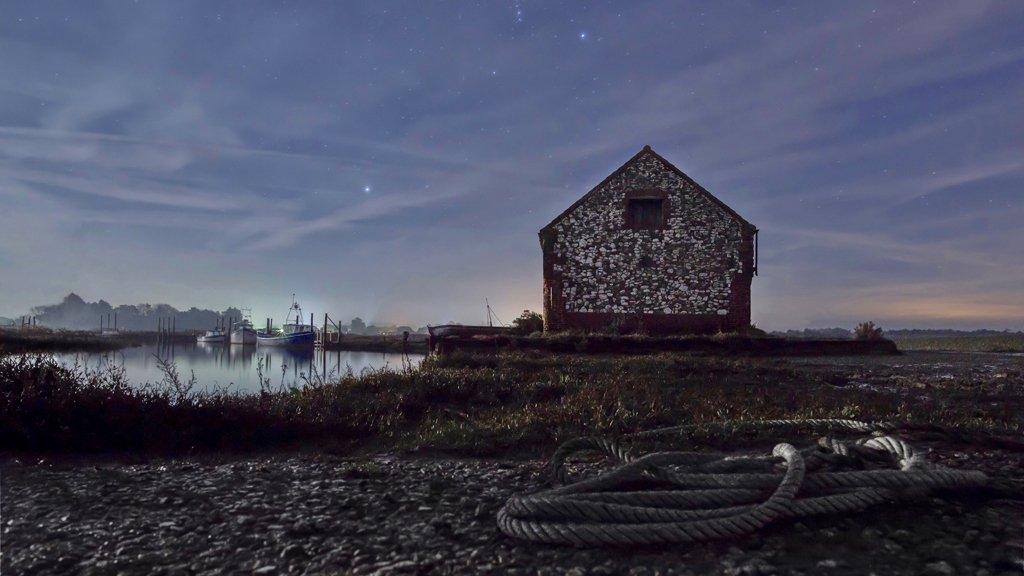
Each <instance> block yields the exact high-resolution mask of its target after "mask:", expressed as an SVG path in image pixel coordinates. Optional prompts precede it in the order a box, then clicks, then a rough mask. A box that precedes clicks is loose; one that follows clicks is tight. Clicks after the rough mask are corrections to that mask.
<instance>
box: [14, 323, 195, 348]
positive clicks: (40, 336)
mask: <svg viewBox="0 0 1024 576" xmlns="http://www.w3.org/2000/svg"><path fill="white" fill-rule="evenodd" d="M163 338H164V340H167V339H168V338H170V339H172V340H174V341H175V342H195V336H193V335H192V334H187V333H177V334H175V335H173V336H167V335H165V336H164V337H163ZM159 340H160V335H159V334H157V333H156V332H122V333H120V334H115V335H103V336H101V335H99V334H97V333H96V332H90V331H87V330H46V329H34V330H0V352H6V353H15V354H17V353H25V352H106V351H108V350H120V349H121V348H129V347H132V346H142V345H143V344H155V343H157V341H159Z"/></svg>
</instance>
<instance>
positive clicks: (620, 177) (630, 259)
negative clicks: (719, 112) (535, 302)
mask: <svg viewBox="0 0 1024 576" xmlns="http://www.w3.org/2000/svg"><path fill="white" fill-rule="evenodd" d="M756 242H757V228H755V227H754V226H753V225H752V224H751V223H750V222H747V221H746V220H744V219H743V217H742V216H740V215H739V214H737V213H736V211H734V210H733V209H731V208H729V207H728V206H726V205H725V204H724V203H723V202H722V201H721V200H719V199H718V198H715V197H714V196H712V195H711V193H710V192H708V191H707V190H705V189H704V188H703V187H702V186H701V185H700V184H697V183H696V182H695V181H694V180H693V179H692V178H690V177H689V176H687V175H686V174H684V173H683V172H682V171H681V170H680V169H678V168H676V167H675V166H673V165H672V164H671V163H670V162H668V161H667V160H665V159H664V158H662V157H661V156H659V155H658V154H657V153H656V152H654V150H652V149H651V147H650V146H644V148H643V150H641V151H640V152H638V153H637V154H636V155H635V156H633V157H632V158H630V159H629V161H628V162H626V163H625V164H624V165H623V166H622V167H621V168H619V169H618V170H616V171H615V172H613V173H612V174H611V175H610V176H608V177H607V178H605V179H604V181H603V182H601V183H600V184H598V185H597V186H595V187H594V188H593V189H592V190H591V191H590V192H587V193H586V194H585V195H584V196H583V197H582V198H580V199H579V200H577V201H576V202H575V203H574V204H573V205H572V206H570V207H569V208H568V209H567V210H566V211H565V212H562V213H561V214H559V215H558V217H557V218H555V219H554V220H552V221H551V223H550V224H548V225H547V226H545V227H544V228H543V229H541V231H540V243H541V248H542V250H543V253H544V329H545V330H546V331H561V330H569V329H582V330H587V331H595V332H598V331H601V332H603V331H609V330H611V331H618V332H636V331H640V332H646V333H651V334H678V333H713V332H718V331H725V332H731V331H737V330H745V329H746V328H747V327H748V326H750V283H751V280H752V278H753V276H754V275H755V274H757V248H756V246H757V244H756Z"/></svg>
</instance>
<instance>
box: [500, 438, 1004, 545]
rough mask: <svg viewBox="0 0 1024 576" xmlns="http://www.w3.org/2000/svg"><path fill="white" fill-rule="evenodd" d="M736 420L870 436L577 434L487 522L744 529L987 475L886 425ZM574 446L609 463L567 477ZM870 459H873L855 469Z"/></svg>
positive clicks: (578, 537) (565, 535) (516, 529)
mask: <svg viewBox="0 0 1024 576" xmlns="http://www.w3.org/2000/svg"><path fill="white" fill-rule="evenodd" d="M734 424H735V423H730V425H734ZM746 424H748V425H755V426H769V427H773V426H800V427H822V426H824V427H829V428H839V429H843V430H847V431H855V432H861V433H863V432H874V435H872V436H870V437H866V438H861V439H859V440H856V441H852V442H851V441H843V440H839V439H837V438H834V437H832V436H825V437H824V438H821V439H820V440H819V441H818V443H817V444H816V445H814V446H810V447H808V448H804V449H802V450H798V449H796V448H795V447H793V446H792V445H790V444H785V443H782V444H778V445H776V446H775V448H774V449H773V450H772V452H771V455H770V456H746V457H736V456H728V455H724V454H708V453H699V452H655V453H652V454H648V455H646V456H643V457H634V456H633V455H632V454H631V452H630V451H629V450H626V449H624V448H623V447H622V446H620V445H619V444H617V443H616V442H613V441H610V440H605V439H601V438H578V439H575V440H570V441H569V442H566V443H564V444H562V445H561V446H560V447H559V448H558V449H557V450H556V451H555V454H554V455H553V456H552V458H551V462H550V464H549V466H550V474H551V476H552V479H553V482H554V483H555V485H556V487H555V488H552V489H549V490H545V491H542V492H539V493H536V494H532V495H525V496H513V497H512V498H510V499H509V500H508V501H507V502H506V503H505V505H504V506H503V507H502V508H501V509H500V510H499V511H498V527H499V528H500V529H501V531H502V532H503V533H505V534H506V535H508V536H512V537H514V538H518V539H521V540H526V541H530V542H543V543H549V544H569V545H574V546H581V547H584V546H598V545H638V544H668V543H680V542H699V541H705V540H714V539H720V538H729V537H737V536H743V535H746V534H750V533H752V532H755V531H757V530H759V529H761V528H762V527H764V526H765V525H767V524H769V523H771V522H775V521H777V520H781V519H787V518H801V517H806V516H813V515H820V514H838V513H851V512H858V511H861V510H864V509H865V508H868V507H869V506H874V505H878V504H882V503H886V502H890V503H891V502H895V501H898V500H901V499H908V498H915V497H921V496H924V495H927V494H929V493H932V492H933V491H935V490H947V489H952V490H969V489H976V488H981V487H985V486H988V485H989V484H991V480H990V478H989V477H988V476H987V475H986V474H985V473H983V472H980V471H976V470H954V469H950V468H945V467H941V466H938V465H934V464H929V463H928V462H927V461H925V460H924V458H923V457H922V456H921V455H920V454H919V453H917V452H915V451H914V449H913V447H912V446H911V445H910V444H908V443H906V442H905V441H903V440H902V439H900V438H898V437H896V436H891V435H887V434H886V432H888V431H892V430H894V429H896V428H897V427H898V426H896V425H894V424H891V423H880V422H872V423H868V422H860V421H856V420H841V419H822V420H773V421H762V422H757V423H746ZM688 428H690V427H689V426H682V427H673V428H664V429H659V430H652V431H648V432H643V433H639V434H634V435H632V437H634V438H635V437H649V436H654V435H659V434H665V433H668V432H678V431H683V430H685V429H688ZM583 451H596V452H600V453H603V454H604V455H606V456H607V457H608V458H610V459H611V460H613V461H614V462H616V463H617V464H618V466H617V467H615V468H614V469H612V470H610V471H608V472H606V473H603V474H600V475H598V476H595V477H591V478H585V479H582V480H578V481H576V482H572V483H569V480H568V478H567V476H566V470H565V460H566V458H568V457H569V456H570V455H572V454H575V453H577V452H583ZM879 465H881V466H886V467H884V468H879V467H877V466H879ZM869 466H875V467H874V468H869V469H865V467H869ZM780 468H781V469H780ZM1018 496H1019V494H1018Z"/></svg>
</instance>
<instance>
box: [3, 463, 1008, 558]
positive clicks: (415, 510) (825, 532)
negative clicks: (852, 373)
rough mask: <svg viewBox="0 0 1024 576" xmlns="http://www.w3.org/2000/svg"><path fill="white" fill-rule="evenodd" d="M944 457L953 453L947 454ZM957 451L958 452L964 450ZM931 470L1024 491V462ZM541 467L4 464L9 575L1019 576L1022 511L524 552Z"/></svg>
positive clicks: (967, 505) (939, 509)
mask: <svg viewBox="0 0 1024 576" xmlns="http://www.w3.org/2000/svg"><path fill="white" fill-rule="evenodd" d="M938 450H943V449H942V448H941V447H938ZM960 450H964V449H963V448H960ZM932 460H934V461H939V462H943V463H945V464H947V465H950V466H957V467H963V468H981V469H983V470H986V471H987V472H989V473H994V474H999V475H1002V476H1011V477H1015V478H1021V477H1022V476H1024V471H1022V465H1024V463H1022V455H1020V454H1016V453H1007V452H999V451H977V452H974V451H972V452H970V453H967V452H966V451H961V452H957V451H955V450H953V449H948V450H945V451H941V452H936V453H934V454H933V457H932ZM540 467H541V463H540V462H535V461H530V462H523V461H498V460H457V459H434V458H410V457H401V458H396V457H377V458H359V459H350V458H340V457H330V456H296V455H291V456H264V457H244V458H237V459H231V460H219V461H214V460H210V459H196V460H162V461H151V462H147V463H145V464H126V463H120V462H111V461H96V462H84V463H83V462H74V463H68V462H65V463H47V462H43V463H33V464H31V465H26V464H22V463H20V462H18V461H16V460H7V461H6V462H5V463H4V464H2V465H0V474H2V477H0V483H2V486H0V487H2V494H0V497H2V503H0V504H2V506H0V524H2V541H0V552H2V557H0V567H2V572H3V574H5V575H6V574H19V575H21V574H24V575H32V574H112V575H113V574H167V575H171V574H174V575H185V574H392V573H394V574H405V573H410V574H426V573H438V574H456V573H457V574H463V573H479V574H493V573H512V574H535V573H536V574H707V573H711V574H729V575H737V574H870V573H874V574H878V575H880V576H881V575H888V574H931V575H939V576H941V575H947V574H970V575H976V576H985V575H990V574H1021V573H1022V571H1024V561H1022V560H1021V556H1022V550H1021V546H1022V539H1024V505H1022V504H1024V503H1021V502H1013V501H1008V500H988V501H977V500H975V501H970V500H957V501H942V500H937V499H936V500H928V501H925V502H922V503H916V504H913V505H909V506H906V507H892V508H879V509H875V510H872V511H869V512H867V513H864V514H860V515H856V516H851V517H848V518H835V517H831V518H818V519H813V520H808V521H804V522H797V523H782V524H779V525H776V526H772V527H770V528H769V529H768V530H766V531H765V532H763V533H762V534H758V535H756V536H752V537H748V538H744V539H739V540H736V541H731V542H717V543H711V544H702V545H687V546H675V547H670V548H652V549H636V548H631V549H626V550H616V549H599V550H576V549H571V548H557V547H550V546H541V545H530V544H521V543H517V542H516V541H513V540H510V539H508V538H506V537H505V536H503V535H502V534H501V533H499V532H498V530H497V527H496V525H495V521H494V518H495V512H496V511H497V509H498V508H499V507H500V505H501V504H502V502H503V501H504V500H505V499H506V498H507V497H508V496H510V495H512V494H514V493H518V492H523V491H528V490H531V489H533V488H535V487H537V486H538V485H539V483H540V476H539V473H538V471H539V470H540Z"/></svg>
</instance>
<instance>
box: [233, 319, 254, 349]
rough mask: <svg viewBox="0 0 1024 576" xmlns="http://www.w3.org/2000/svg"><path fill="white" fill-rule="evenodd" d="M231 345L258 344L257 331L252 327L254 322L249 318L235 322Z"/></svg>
mask: <svg viewBox="0 0 1024 576" xmlns="http://www.w3.org/2000/svg"><path fill="white" fill-rule="evenodd" d="M231 343H232V344H255V343H256V329H255V328H253V327H252V322H251V321H250V320H249V319H248V318H243V319H242V320H241V321H240V322H235V323H234V324H233V325H232V326H231Z"/></svg>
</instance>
